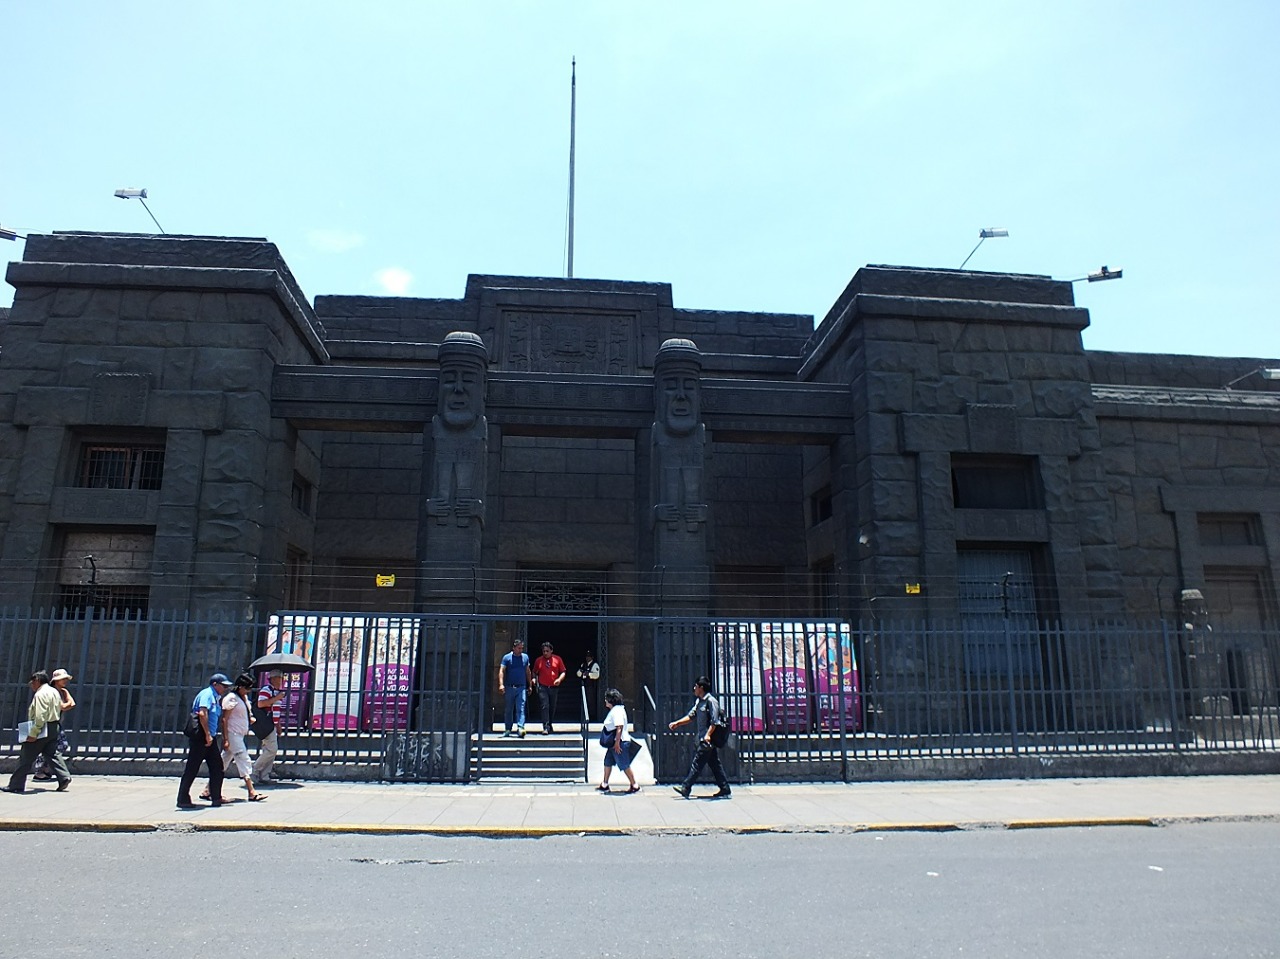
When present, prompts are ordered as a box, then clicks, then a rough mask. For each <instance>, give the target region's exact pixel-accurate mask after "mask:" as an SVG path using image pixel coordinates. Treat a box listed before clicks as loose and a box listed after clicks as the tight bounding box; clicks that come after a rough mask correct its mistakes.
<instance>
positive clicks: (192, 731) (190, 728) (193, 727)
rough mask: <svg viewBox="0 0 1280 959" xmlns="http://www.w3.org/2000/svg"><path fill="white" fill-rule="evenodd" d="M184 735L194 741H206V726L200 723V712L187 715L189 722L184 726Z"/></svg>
mask: <svg viewBox="0 0 1280 959" xmlns="http://www.w3.org/2000/svg"><path fill="white" fill-rule="evenodd" d="M182 735H184V736H186V737H187V738H188V739H189V740H191V741H192V742H193V743H202V742H204V727H202V726H201V725H200V714H199V713H192V714H191V715H190V716H188V717H187V724H186V725H185V726H183V727H182Z"/></svg>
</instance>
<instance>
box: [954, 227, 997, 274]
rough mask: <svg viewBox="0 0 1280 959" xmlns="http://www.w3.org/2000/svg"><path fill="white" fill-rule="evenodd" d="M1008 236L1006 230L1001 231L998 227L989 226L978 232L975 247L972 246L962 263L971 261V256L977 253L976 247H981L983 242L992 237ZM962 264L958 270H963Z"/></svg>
mask: <svg viewBox="0 0 1280 959" xmlns="http://www.w3.org/2000/svg"><path fill="white" fill-rule="evenodd" d="M1008 235H1009V231H1008V230H1003V229H1001V228H1000V227H998V226H989V227H987V228H986V229H985V230H979V231H978V243H977V245H976V246H974V248H973V249H972V250H970V251H969V255H968V256H966V257H965V258H964V263H968V262H969V261H970V260H971V259H973V255H974V254H975V253H977V252H978V247H979V246H982V241H983V240H989V239H991V238H992V237H998V236H1008ZM964 263H961V264H960V269H962V270H963V269H964Z"/></svg>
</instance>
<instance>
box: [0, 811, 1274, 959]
mask: <svg viewBox="0 0 1280 959" xmlns="http://www.w3.org/2000/svg"><path fill="white" fill-rule="evenodd" d="M1277 851H1280V823H1256V822H1255V823H1199V824H1181V825H1175V826H1167V827H1162V828H1151V827H1145V828H1143V827H1105V828H1100V827H1095V828H1072V829H1049V830H1027V831H1004V830H978V831H966V832H951V833H887V834H872V833H857V834H833V835H813V834H786V835H781V834H775V835H755V836H743V835H726V834H718V835H703V836H627V837H618V836H613V837H605V836H557V837H547V838H543V839H500V840H495V839H474V838H440V837H431V836H343V835H337V836H333V835H330V836H306V835H277V834H262V833H234V834H208V833H192V832H173V831H168V832H158V833H145V834H117V835H93V834H77V833H2V834H0V862H2V863H3V864H4V865H3V868H2V869H0V877H3V878H0V888H3V889H5V893H4V895H3V896H0V923H2V925H0V929H2V930H3V933H2V934H0V935H2V937H3V942H0V956H3V957H6V959H7V957H15V959H16V957H23V959H28V957H33V956H38V955H41V954H45V955H55V954H56V955H57V956H59V957H60V959H65V957H79V956H94V957H102V959H110V957H117V956H118V957H131V959H136V957H144V956H165V957H170V956H175V957H184V959H186V957H208V959H226V957H230V956H250V955H253V956H258V957H262V959H281V957H291V956H306V957H309V959H315V957H330V956H344V957H345V956H358V957H361V959H373V957H384V956H385V957H410V956H412V957H419V959H421V957H434V956H463V957H475V959H486V957H503V959H514V957H535V956H537V957H541V956H547V957H576V956H589V957H610V956H620V957H684V956H689V957H695V956H725V957H733V959H749V957H758V956H769V957H806V959H808V957H825V956H840V957H850V956H911V957H934V956H982V957H1004V956H1009V957H1013V956H1017V957H1027V956H1035V957H1056V956H1090V957H1100V956H1107V957H1111V956H1141V957H1157V956H1187V957H1198V959H1199V957H1212V956H1231V957H1246V956H1277V955H1280V911H1278V910H1277V909H1276V907H1275V899H1276V894H1277V880H1278V879H1280V866H1278V865H1277ZM19 930H22V932H19Z"/></svg>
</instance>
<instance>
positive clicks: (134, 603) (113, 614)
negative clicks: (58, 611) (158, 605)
mask: <svg viewBox="0 0 1280 959" xmlns="http://www.w3.org/2000/svg"><path fill="white" fill-rule="evenodd" d="M150 594H151V590H150V588H149V587H147V586H95V585H82V586H63V587H62V589H61V590H60V591H59V596H58V605H59V607H60V608H62V609H63V610H65V611H66V612H70V613H83V612H84V611H85V610H86V609H88V608H89V607H90V606H92V607H93V608H94V611H95V615H96V616H97V617H98V618H99V619H123V618H124V617H125V616H140V615H145V614H146V612H147V610H148V607H149V604H150V599H151V595H150Z"/></svg>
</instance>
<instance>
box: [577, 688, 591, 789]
mask: <svg viewBox="0 0 1280 959" xmlns="http://www.w3.org/2000/svg"><path fill="white" fill-rule="evenodd" d="M578 694H579V695H580V696H581V697H582V726H581V730H582V781H583V782H584V783H589V782H591V770H590V769H589V768H588V766H587V735H588V734H589V733H590V731H591V730H590V726H591V714H590V713H589V712H587V688H586V686H579V687H578Z"/></svg>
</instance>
